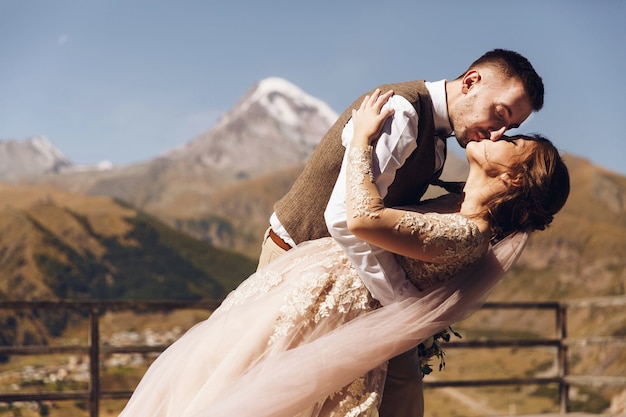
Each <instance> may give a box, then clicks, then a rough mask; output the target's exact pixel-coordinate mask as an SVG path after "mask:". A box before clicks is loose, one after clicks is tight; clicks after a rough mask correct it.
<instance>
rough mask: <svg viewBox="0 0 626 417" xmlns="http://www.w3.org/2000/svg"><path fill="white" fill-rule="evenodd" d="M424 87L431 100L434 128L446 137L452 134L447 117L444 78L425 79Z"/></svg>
mask: <svg viewBox="0 0 626 417" xmlns="http://www.w3.org/2000/svg"><path fill="white" fill-rule="evenodd" d="M426 88H427V89H428V92H429V93H430V98H431V99H432V101H433V114H434V119H435V130H436V131H437V133H438V134H439V135H442V136H444V137H448V136H450V135H452V126H451V125H450V118H449V117H448V100H447V99H446V80H440V81H435V82H428V81H426Z"/></svg>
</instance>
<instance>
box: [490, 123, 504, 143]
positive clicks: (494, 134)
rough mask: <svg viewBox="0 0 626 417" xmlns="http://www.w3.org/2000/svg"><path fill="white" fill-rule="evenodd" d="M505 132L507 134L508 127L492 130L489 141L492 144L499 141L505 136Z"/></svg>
mask: <svg viewBox="0 0 626 417" xmlns="http://www.w3.org/2000/svg"><path fill="white" fill-rule="evenodd" d="M504 132H506V126H502V127H501V128H500V129H498V130H492V131H490V132H489V140H490V141H492V142H495V141H497V140H499V139H500V138H501V137H502V135H504Z"/></svg>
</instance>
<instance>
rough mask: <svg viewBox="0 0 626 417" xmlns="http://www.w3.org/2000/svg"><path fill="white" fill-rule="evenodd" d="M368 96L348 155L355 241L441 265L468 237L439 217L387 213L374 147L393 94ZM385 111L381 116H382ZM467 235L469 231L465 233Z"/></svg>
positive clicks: (349, 206)
mask: <svg viewBox="0 0 626 417" xmlns="http://www.w3.org/2000/svg"><path fill="white" fill-rule="evenodd" d="M379 94H380V92H379V91H376V92H375V93H374V94H372V96H368V97H366V98H365V99H364V100H363V103H362V104H361V106H360V107H359V109H358V110H353V111H352V118H353V121H354V136H353V138H352V140H351V142H350V146H349V150H348V166H347V195H346V203H347V204H346V206H347V215H348V219H347V221H348V228H349V229H350V231H351V232H352V233H354V235H355V236H357V237H359V238H360V239H363V240H365V241H367V242H370V243H372V244H374V245H376V246H379V247H381V248H383V249H385V250H388V251H390V252H394V253H398V254H400V255H404V256H408V257H411V258H415V259H420V260H423V261H427V262H442V261H443V260H444V259H445V258H446V256H445V255H448V259H449V255H450V250H455V248H456V246H457V245H458V244H459V243H460V242H459V239H464V238H465V237H467V234H466V233H464V232H461V233H458V232H459V230H458V229H459V226H461V227H462V228H463V229H465V228H466V226H467V225H462V224H461V225H460V224H458V222H455V224H452V223H451V222H449V221H448V220H449V219H448V218H446V217H445V216H442V215H439V214H434V213H430V214H421V213H415V212H409V211H404V210H398V209H392V208H387V207H385V205H384V203H383V199H382V198H381V197H380V194H379V192H378V189H377V188H376V185H375V184H374V182H373V171H372V146H371V142H372V140H373V139H375V138H376V137H377V135H378V131H379V129H380V127H381V126H382V124H383V123H384V121H385V119H386V118H387V117H389V116H390V115H391V114H392V113H393V110H391V109H382V107H383V105H384V103H385V102H386V101H387V99H388V98H389V97H390V96H391V94H392V92H387V93H385V94H383V95H379ZM381 109H382V110H381ZM466 230H467V229H466Z"/></svg>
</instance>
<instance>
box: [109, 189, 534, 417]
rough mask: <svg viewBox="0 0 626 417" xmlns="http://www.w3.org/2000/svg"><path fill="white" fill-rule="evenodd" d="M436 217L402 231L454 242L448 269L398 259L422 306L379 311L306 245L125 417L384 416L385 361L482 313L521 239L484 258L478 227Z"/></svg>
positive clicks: (279, 263) (180, 349)
mask: <svg viewBox="0 0 626 417" xmlns="http://www.w3.org/2000/svg"><path fill="white" fill-rule="evenodd" d="M349 181H354V180H349ZM444 200H445V197H444ZM441 201H442V200H441V199H439V200H437V201H435V202H434V203H432V204H438V205H440V204H441ZM439 208H440V206H438V210H439ZM430 209H432V206H431V205H430V204H424V205H421V206H418V207H413V208H412V209H411V210H412V211H411V212H407V214H406V215H405V216H403V217H402V219H399V220H398V222H397V225H403V226H404V227H407V228H409V229H410V228H414V229H415V230H417V229H419V230H420V233H426V234H427V236H426V239H429V241H430V242H432V244H440V243H441V242H442V240H443V241H447V242H456V243H455V244H454V250H451V251H448V253H447V255H445V256H448V257H449V259H448V260H447V262H443V263H438V264H434V263H431V264H428V263H425V262H421V261H417V260H415V259H409V258H403V257H400V256H398V261H399V263H400V265H401V266H402V267H403V268H404V269H405V271H406V273H407V278H408V279H409V280H410V281H411V282H412V284H413V285H415V286H417V288H419V289H420V292H419V296H418V297H409V298H407V299H404V300H402V301H400V302H397V303H392V304H390V305H386V306H381V305H380V304H379V303H378V302H377V301H376V300H375V299H373V298H372V297H371V296H370V294H369V292H368V290H367V288H365V286H364V285H363V282H362V281H361V279H360V278H359V277H358V274H357V272H356V271H355V269H354V268H353V267H352V265H351V264H350V262H349V261H348V259H347V258H346V256H345V255H344V253H343V251H342V250H341V248H340V247H338V246H337V245H336V244H335V242H334V241H333V240H332V238H322V239H319V240H315V241H311V242H306V243H303V244H301V245H299V246H298V247H296V248H294V249H292V250H290V251H288V252H287V253H286V254H285V255H283V256H281V257H280V258H278V259H276V260H274V261H272V262H271V263H270V264H269V265H267V266H266V267H265V268H262V269H260V270H259V271H257V272H256V273H255V274H253V275H252V276H250V277H249V278H248V279H247V280H245V281H244V282H243V283H242V284H241V285H240V286H239V287H238V288H237V289H236V290H234V291H233V292H231V293H230V294H229V295H228V296H227V297H226V299H225V300H224V301H223V303H222V304H221V306H220V307H219V308H218V309H217V310H216V311H215V312H213V313H212V314H211V316H210V317H209V318H208V319H207V320H205V321H203V322H201V323H198V324H196V325H195V326H194V327H192V328H191V329H190V330H189V331H188V332H187V333H185V334H184V335H183V336H182V337H181V338H180V339H179V340H178V341H176V342H175V343H174V344H172V345H171V346H170V347H169V348H168V349H166V351H165V352H163V353H162V354H161V355H160V356H159V357H158V358H157V360H156V361H155V362H154V363H153V364H152V366H151V367H150V368H149V369H148V371H147V373H146V374H145V375H144V377H143V379H142V380H141V382H140V383H139V385H138V387H137V389H136V390H135V392H134V394H133V396H132V397H131V399H130V401H129V402H128V404H127V406H126V408H125V409H124V411H123V412H122V414H121V415H120V417H144V416H145V417H148V416H150V417H233V416H235V417H247V416H250V417H253V416H254V417H259V416H267V417H270V416H271V417H281V416H284V417H293V416H298V417H314V416H329V417H333V416H335V417H345V416H355V417H356V416H377V415H378V412H377V407H378V405H379V404H380V401H381V395H382V392H383V388H384V387H383V384H384V381H385V375H386V374H385V372H386V364H387V361H388V360H389V359H390V358H392V357H394V356H396V355H398V354H400V353H403V352H405V351H407V350H409V349H411V348H413V347H415V346H417V345H418V344H419V343H420V342H421V341H423V340H424V339H427V338H428V337H430V336H431V335H433V334H435V333H437V332H438V331H440V330H442V329H444V328H446V327H447V326H448V325H450V324H453V323H455V322H458V321H459V320H461V319H463V318H465V317H467V316H468V315H469V314H471V313H472V312H473V311H475V309H477V308H478V307H479V306H480V303H481V302H482V301H484V298H485V297H486V295H487V294H488V292H489V290H490V289H491V288H492V287H493V285H495V284H496V283H497V282H498V281H499V280H500V278H501V277H502V275H503V273H504V272H505V271H506V270H507V269H508V268H509V267H510V266H511V265H512V263H513V262H514V261H515V259H516V258H517V256H518V255H519V253H520V251H521V249H522V248H523V246H524V244H525V241H526V235H525V234H517V235H514V236H512V237H510V238H508V239H506V240H505V241H503V242H501V243H499V244H498V245H496V247H495V248H491V247H490V248H489V250H488V252H487V254H484V253H483V252H484V250H483V248H484V245H483V242H482V236H481V234H480V233H477V227H476V226H475V225H474V224H473V223H472V222H471V221H468V220H467V219H466V218H464V217H463V216H461V215H459V214H455V213H440V212H439V213H434V212H432V210H430ZM477 248H478V249H477Z"/></svg>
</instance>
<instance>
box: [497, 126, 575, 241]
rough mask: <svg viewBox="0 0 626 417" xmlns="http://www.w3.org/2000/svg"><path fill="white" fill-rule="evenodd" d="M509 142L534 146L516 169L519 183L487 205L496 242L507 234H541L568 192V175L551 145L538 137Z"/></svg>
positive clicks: (529, 136) (543, 138)
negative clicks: (536, 232)
mask: <svg viewBox="0 0 626 417" xmlns="http://www.w3.org/2000/svg"><path fill="white" fill-rule="evenodd" d="M511 139H523V140H527V141H532V142H534V145H535V146H534V147H533V150H532V151H531V152H528V154H527V155H526V158H524V160H522V161H521V163H520V164H519V165H518V166H517V167H513V170H514V171H515V174H520V175H521V178H522V179H523V181H522V184H521V185H519V186H513V187H509V188H508V189H507V190H506V191H504V192H502V193H499V194H497V195H496V196H494V198H493V199H492V200H490V202H489V203H488V204H487V211H488V212H489V214H490V216H491V218H492V220H493V225H494V231H495V232H494V235H495V236H494V238H495V239H496V240H499V239H501V238H502V237H504V236H506V235H508V234H509V233H512V232H516V231H522V232H532V231H535V230H544V229H545V228H546V227H547V226H548V225H549V224H550V223H552V220H553V218H554V215H555V214H556V213H557V212H558V211H559V210H561V208H563V206H564V205H565V202H566V200H567V197H568V196H569V191H570V180H569V172H568V170H567V167H566V166H565V163H564V162H563V159H562V158H561V155H560V154H559V152H558V150H557V149H556V147H555V146H554V145H553V144H552V142H551V141H550V140H549V139H547V138H545V137H544V136H541V135H537V134H535V135H517V136H515V137H513V138H511Z"/></svg>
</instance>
